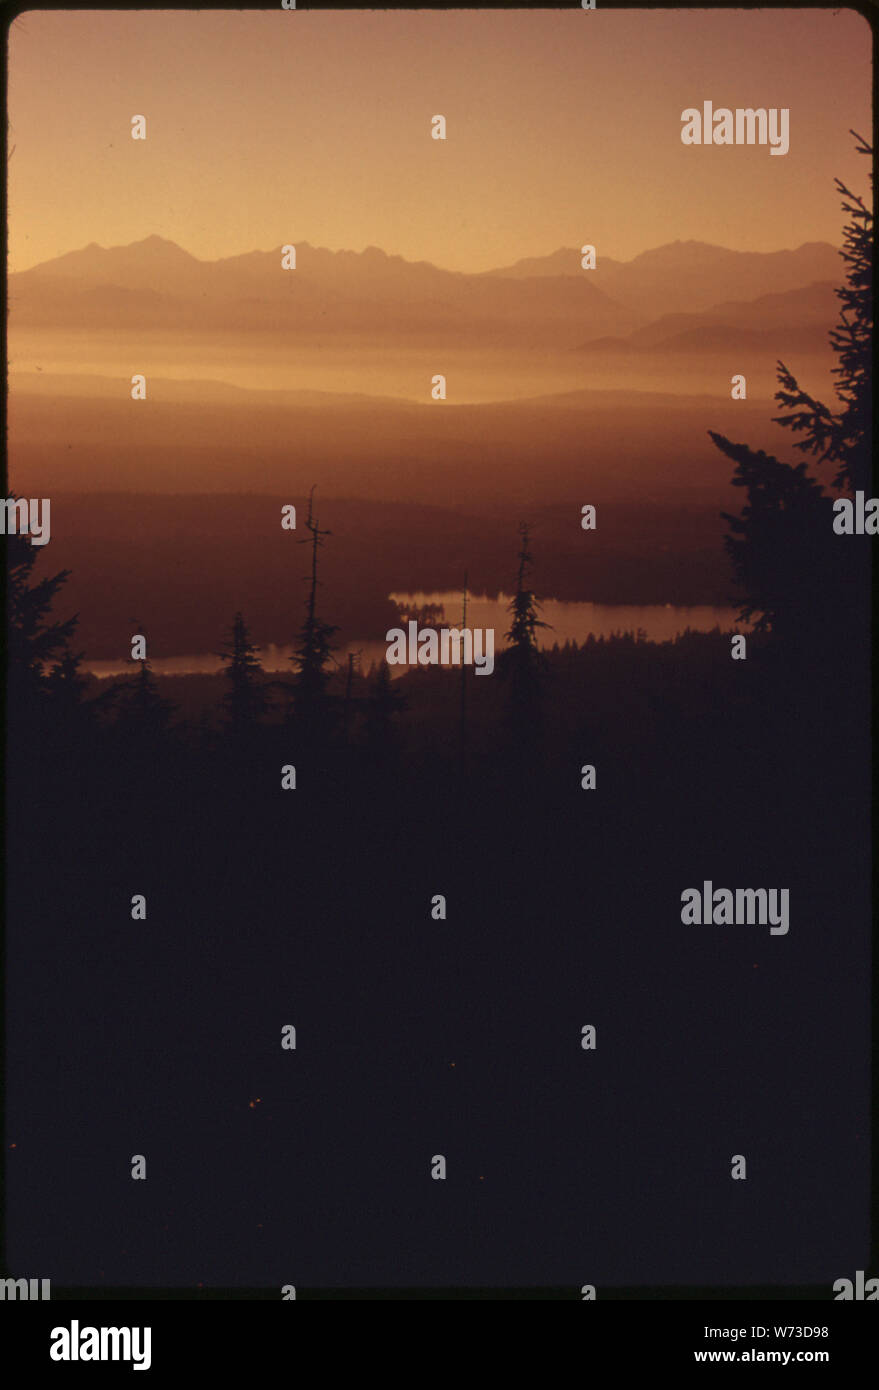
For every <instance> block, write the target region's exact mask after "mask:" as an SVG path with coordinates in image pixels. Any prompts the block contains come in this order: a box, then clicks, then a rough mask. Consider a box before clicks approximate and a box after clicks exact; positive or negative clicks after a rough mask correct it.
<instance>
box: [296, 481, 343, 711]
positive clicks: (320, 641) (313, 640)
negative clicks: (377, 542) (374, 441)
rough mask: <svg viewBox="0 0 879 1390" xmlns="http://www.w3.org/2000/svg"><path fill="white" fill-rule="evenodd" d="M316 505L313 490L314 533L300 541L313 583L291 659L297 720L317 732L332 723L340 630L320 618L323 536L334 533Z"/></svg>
mask: <svg viewBox="0 0 879 1390" xmlns="http://www.w3.org/2000/svg"><path fill="white" fill-rule="evenodd" d="M313 504H314V488H312V489H311V495H310V497H309V500H308V520H307V521H306V523H305V525H306V527H307V528H308V530H309V531H310V532H311V540H309V541H302V542H301V544H302V545H310V546H311V584H310V587H309V592H308V598H307V600H306V603H305V622H304V623H303V625H302V629H301V631H300V634H299V644H298V646H297V648H296V651H295V652H294V654H293V656H292V657H291V658H290V659H291V661H292V662H293V663H294V665H295V667H296V672H297V674H296V679H295V684H294V690H295V708H296V718H297V720H301V721H302V722H303V724H305V725H306V726H308V727H309V728H310V729H312V730H313V731H314V732H316V733H317V732H327V731H328V729H329V727H330V725H331V723H332V706H331V703H330V697H329V696H328V694H327V684H328V682H329V679H330V672H329V670H328V669H327V668H328V666H329V663H330V661H331V659H332V651H333V649H332V645H331V638H332V636H333V634H334V633H335V632H338V628H337V627H334V626H332V625H331V624H329V623H325V622H323V621H322V620H321V619H320V618H319V617H318V616H317V589H318V578H317V552H318V549H319V548H320V547H321V546H322V545H323V544H324V537H325V536H330V535H332V532H331V531H322V530H321V529H320V527H319V525H318V522H317V518H316V517H315V515H314V505H313Z"/></svg>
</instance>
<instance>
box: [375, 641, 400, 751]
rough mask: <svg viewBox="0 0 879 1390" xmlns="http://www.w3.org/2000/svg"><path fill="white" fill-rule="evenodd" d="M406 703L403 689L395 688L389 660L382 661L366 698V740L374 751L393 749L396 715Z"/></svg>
mask: <svg viewBox="0 0 879 1390" xmlns="http://www.w3.org/2000/svg"><path fill="white" fill-rule="evenodd" d="M406 704H407V701H406V697H405V696H404V695H403V693H402V691H400V690H396V689H395V688H394V683H393V680H392V678H391V668H390V666H389V665H388V663H387V661H384V660H382V661H380V662H379V663H378V671H377V672H376V674H375V677H374V679H373V681H372V684H371V686H370V690H369V695H368V696H367V700H366V741H367V746H368V747H369V748H370V750H371V751H372V752H374V753H379V754H384V755H387V754H389V753H390V752H392V751H393V749H394V747H395V734H396V729H395V727H394V716H395V715H396V714H398V713H400V711H402V710H404V709H405V708H406Z"/></svg>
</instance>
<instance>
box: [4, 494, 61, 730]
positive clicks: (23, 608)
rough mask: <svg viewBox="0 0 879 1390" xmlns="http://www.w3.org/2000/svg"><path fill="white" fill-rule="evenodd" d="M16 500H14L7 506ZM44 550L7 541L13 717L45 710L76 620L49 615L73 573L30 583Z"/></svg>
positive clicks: (23, 540)
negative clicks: (52, 670) (53, 670)
mask: <svg viewBox="0 0 879 1390" xmlns="http://www.w3.org/2000/svg"><path fill="white" fill-rule="evenodd" d="M16 500H17V499H16V498H15V497H14V496H12V495H10V497H9V499H8V501H9V503H12V504H14V503H15V501H16ZM39 554H40V548H39V547H37V546H34V545H32V544H31V542H30V540H29V539H28V538H27V537H25V536H22V535H19V534H11V535H8V536H7V538H6V556H7V588H6V628H7V652H8V656H9V675H8V682H9V685H8V692H9V700H10V707H11V713H12V714H13V717H16V715H17V714H18V713H19V711H20V709H21V708H29V709H30V710H34V709H35V708H37V704H35V702H38V705H39V706H42V704H43V702H44V700H45V697H46V696H47V695H49V694H50V693H51V687H50V685H49V681H48V675H49V671H48V668H49V667H50V666H51V664H52V662H53V661H54V660H55V659H56V658H57V656H58V654H59V653H60V652H61V651H63V650H64V649H65V648H66V647H67V644H68V643H69V641H70V638H71V637H72V636H73V633H74V630H75V628H76V625H77V622H78V621H79V619H78V615H74V616H73V617H72V618H67V619H65V620H63V621H61V622H53V621H51V620H50V618H49V610H50V609H51V607H52V604H53V603H54V601H55V598H56V596H57V594H58V592H59V590H60V589H61V587H62V585H63V584H64V583H65V581H66V580H67V579H68V578H69V576H70V570H59V571H58V572H57V574H53V575H47V576H46V578H45V579H41V580H38V581H37V583H35V584H34V583H32V582H31V581H32V575H33V569H34V566H35V564H36V562H37V558H38V556H39Z"/></svg>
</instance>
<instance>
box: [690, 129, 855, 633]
mask: <svg viewBox="0 0 879 1390" xmlns="http://www.w3.org/2000/svg"><path fill="white" fill-rule="evenodd" d="M852 134H854V132H852ZM855 138H856V139H857V140H858V141H859V142H860V143H859V145H858V149H859V152H860V153H864V154H871V153H872V151H871V149H870V147H869V146H867V145H866V144H865V143H864V141H863V140H862V139H861V137H860V136H857V135H856V136H855ZM836 186H837V188H838V189H839V190H840V192H841V193H842V194H843V196H844V198H845V199H846V201H845V202H844V203H843V207H844V209H845V210H846V211H847V212H849V213H851V214H852V217H853V221H852V222H850V223H849V224H848V225H847V226H846V228H845V233H844V250H843V251H842V253H841V254H842V256H843V259H844V260H845V262H846V264H847V265H848V273H847V286H846V288H845V289H840V290H837V295H838V296H839V298H840V300H841V302H842V306H843V307H842V310H841V316H840V326H839V327H838V328H836V329H835V330H833V331H832V333H831V335H830V337H831V343H832V345H833V348H834V351H835V352H836V354H837V356H838V358H839V365H838V366H837V367H836V368H835V372H836V374H837V376H838V377H839V385H838V387H837V394H838V396H839V399H840V402H841V406H840V409H839V410H838V412H837V413H836V414H834V413H833V412H832V411H831V410H829V409H828V407H827V406H825V405H823V404H822V403H821V402H820V401H817V400H815V399H813V397H811V396H809V395H808V394H807V393H806V392H805V391H803V390H802V389H801V388H800V387H799V385H798V383H797V381H796V379H795V378H794V377H793V376H792V374H791V373H790V372H789V371H788V369H787V368H786V367H785V365H784V364H783V363H781V362H779V364H778V379H779V383H780V389H779V391H777V392H776V397H775V398H776V400H777V401H778V402H779V403H780V404H781V406H782V407H783V409H784V410H785V411H787V412H789V413H788V414H784V415H781V416H778V417H776V423H778V424H781V425H784V426H786V427H787V428H789V429H791V430H793V431H794V432H795V433H803V434H804V438H803V439H801V440H798V441H796V443H795V447H796V448H798V449H801V450H804V451H806V452H809V453H812V454H815V455H817V456H818V459H819V462H835V463H836V464H837V473H836V477H835V479H834V486H835V487H836V488H837V489H842V488H851V489H854V488H857V487H861V488H865V487H866V486H867V484H868V481H869V474H870V437H871V430H870V409H871V389H872V384H871V362H870V352H871V342H872V328H873V307H872V278H871V275H872V271H871V265H872V245H873V234H872V223H873V219H872V215H871V213H870V212H869V211H868V210H867V208H866V207H865V206H864V204H863V202H862V201H861V199H860V198H857V197H855V195H854V194H852V193H851V192H850V191H849V190H848V189H847V188H846V187H845V185H844V184H842V183H840V181H839V180H837V181H836ZM709 434H710V437H711V439H712V440H713V442H714V443H715V444H716V446H717V447H718V448H719V449H720V450H721V451H722V452H723V453H725V454H726V455H727V456H728V457H729V458H731V459H733V461H734V462H735V464H736V469H735V472H734V474H733V478H732V483H733V486H734V487H741V488H744V489H745V490H746V492H747V502H746V503H745V506H744V507H743V509H742V512H741V514H740V515H739V516H737V517H736V516H732V515H730V514H729V513H728V512H724V513H722V515H723V517H724V520H726V521H727V522H728V523H729V527H730V532H729V535H728V536H727V537H726V541H725V544H726V548H727V551H728V552H729V554H730V556H731V558H732V562H733V569H734V573H735V577H736V582H737V586H738V588H739V594H740V616H741V617H742V618H743V619H745V620H746V621H752V622H754V623H755V626H756V628H757V630H765V631H771V632H772V634H773V635H774V637H775V638H780V639H783V640H785V641H790V640H796V641H798V642H799V641H800V639H805V640H808V634H810V633H815V632H816V631H818V630H820V631H821V632H822V636H823V639H824V640H825V643H828V642H831V641H833V642H836V643H839V642H842V643H845V642H846V641H848V640H849V638H850V637H851V636H853V635H854V634H855V633H856V632H858V631H859V629H860V626H861V625H862V623H863V619H864V612H865V603H866V587H865V583H866V570H865V565H866V563H867V557H866V554H865V552H864V551H863V549H861V550H858V549H857V548H852V547H851V546H846V544H845V542H844V541H841V540H840V538H839V537H837V536H835V535H834V533H833V511H832V505H831V501H830V499H829V498H828V497H826V496H825V495H824V493H823V489H822V487H821V484H820V483H819V482H818V480H817V479H815V478H814V477H812V476H811V475H810V474H809V472H808V469H807V465H806V464H805V463H801V464H799V465H797V466H794V465H791V464H787V463H782V462H780V461H779V460H778V459H776V458H773V457H772V456H771V455H768V454H765V453H763V452H762V451H755V450H753V449H750V448H748V446H747V445H745V444H734V443H731V441H730V440H728V439H726V438H725V437H724V436H723V435H720V434H717V433H715V432H714V431H709Z"/></svg>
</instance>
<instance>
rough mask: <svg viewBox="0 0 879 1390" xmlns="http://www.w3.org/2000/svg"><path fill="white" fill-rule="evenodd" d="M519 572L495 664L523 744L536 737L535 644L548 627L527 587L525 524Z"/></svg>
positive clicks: (539, 663) (539, 658) (538, 668)
mask: <svg viewBox="0 0 879 1390" xmlns="http://www.w3.org/2000/svg"><path fill="white" fill-rule="evenodd" d="M519 537H520V543H519V568H518V571H517V576H516V592H515V594H514V595H513V600H512V603H511V604H510V608H509V611H510V612H511V614H512V621H511V623H510V628H509V631H508V632H506V633H505V634H504V636H505V637H506V638H507V641H508V642H509V644H510V645H509V647H508V648H507V650H506V651H505V652H503V653H502V656H501V658H500V661H499V669H500V672H501V673H502V675H503V676H504V677H505V678H506V679H507V680H508V681H509V690H510V694H509V707H508V714H509V718H510V721H511V724H512V728H513V734H514V738H516V739H518V740H519V741H520V742H522V743H524V742H525V741H528V740H530V739H531V738H532V736H533V735H535V734H536V733H537V731H538V730H539V727H540V722H541V685H542V679H541V678H542V674H543V671H544V668H545V663H544V660H543V655H542V653H541V651H540V648H539V646H538V643H537V629H538V628H541V627H548V624H547V623H544V622H542V621H541V619H540V616H539V610H540V605H539V603H538V602H537V599H536V598H535V596H534V591H533V590H532V589H531V588H530V586H529V584H528V579H529V577H530V573H531V569H532V564H533V557H532V555H531V550H530V533H529V528H528V526H527V524H526V523H525V522H523V523H522V524H521V526H520V527H519Z"/></svg>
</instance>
